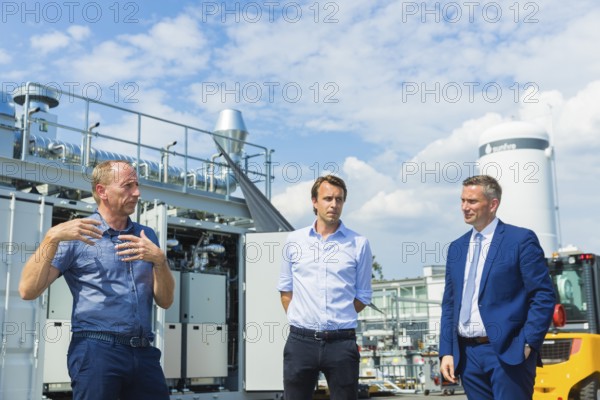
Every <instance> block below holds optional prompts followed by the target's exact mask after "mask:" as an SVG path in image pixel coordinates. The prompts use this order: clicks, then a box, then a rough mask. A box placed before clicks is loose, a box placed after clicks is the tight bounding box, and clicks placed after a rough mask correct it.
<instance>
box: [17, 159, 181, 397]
mask: <svg viewBox="0 0 600 400" xmlns="http://www.w3.org/2000/svg"><path fill="white" fill-rule="evenodd" d="M138 186H139V184H138V178H137V174H136V171H135V169H134V168H133V167H132V166H131V165H130V164H128V163H126V162H124V161H106V162H104V163H101V164H99V165H98V166H97V167H96V168H95V169H94V172H93V175H92V193H93V195H94V199H95V200H96V202H97V203H98V209H97V211H96V213H94V214H93V215H92V216H90V217H89V218H83V219H75V220H71V221H68V222H64V223H62V224H59V225H56V226H54V227H52V228H51V229H50V230H49V231H48V232H47V233H46V236H45V238H44V240H43V242H42V244H41V245H40V247H39V248H38V249H37V250H36V252H35V253H34V255H33V256H32V257H31V258H30V259H29V260H28V261H27V263H26V265H25V267H24V269H23V273H22V276H21V282H20V284H19V292H20V294H21V297H22V298H23V299H26V300H31V299H35V298H37V297H38V296H40V295H41V294H42V293H43V292H44V290H46V288H47V287H48V286H50V284H51V283H52V282H54V280H56V278H58V277H59V276H60V275H61V274H62V275H64V277H65V280H66V281H67V283H68V285H69V288H70V290H71V293H72V294H73V314H72V317H71V318H72V320H71V325H72V329H73V339H72V341H71V344H70V347H69V353H68V360H67V361H68V367H69V375H70V376H71V386H72V388H73V399H75V400H77V399H86V400H95V399H97V400H106V399H119V398H120V399H128V400H136V399H139V400H166V399H168V398H169V392H168V388H167V386H166V383H165V378H164V374H163V372H162V369H161V367H160V351H159V350H158V349H157V348H155V347H153V346H151V345H150V343H151V342H152V340H153V339H154V335H153V333H152V329H151V328H152V300H154V301H156V304H157V305H159V306H160V307H163V308H168V307H169V306H170V305H171V304H172V302H173V295H174V288H175V281H174V279H173V276H172V274H171V271H170V270H169V267H168V264H167V259H166V257H165V254H164V253H163V252H162V251H161V250H160V248H159V247H158V240H157V237H156V234H155V233H154V231H153V230H152V229H150V228H148V227H146V226H142V225H140V224H137V223H135V222H132V221H131V219H130V218H129V215H130V214H132V213H133V212H134V211H135V207H136V205H137V202H138V199H139V196H140V191H139V188H138Z"/></svg>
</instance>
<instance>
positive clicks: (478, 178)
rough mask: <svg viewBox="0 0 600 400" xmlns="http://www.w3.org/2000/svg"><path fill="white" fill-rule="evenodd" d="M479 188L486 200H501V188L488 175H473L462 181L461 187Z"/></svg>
mask: <svg viewBox="0 0 600 400" xmlns="http://www.w3.org/2000/svg"><path fill="white" fill-rule="evenodd" d="M473 185H475V186H481V187H482V188H483V194H484V196H485V197H486V198H487V199H488V200H492V199H498V201H500V200H501V199H502V187H501V186H500V184H499V183H498V181H497V180H496V179H494V178H492V177H491V176H489V175H475V176H472V177H470V178H467V179H465V180H464V181H463V186H473Z"/></svg>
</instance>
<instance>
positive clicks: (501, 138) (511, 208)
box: [478, 121, 559, 257]
mask: <svg viewBox="0 0 600 400" xmlns="http://www.w3.org/2000/svg"><path fill="white" fill-rule="evenodd" d="M553 162H554V157H553V149H552V147H551V145H550V140H549V135H548V133H547V132H546V131H545V130H544V129H543V128H542V127H540V126H538V125H535V124H532V123H529V122H523V121H510V122H506V123H502V124H500V125H497V126H494V127H492V128H490V129H488V130H486V131H485V132H484V133H483V134H482V135H481V138H480V139H479V163H478V164H479V169H480V173H481V174H485V175H490V176H493V177H494V178H496V179H497V180H498V181H499V182H500V185H501V186H502V201H501V202H500V208H499V209H498V214H497V215H498V217H499V218H500V219H501V220H502V221H504V222H506V223H509V224H513V225H517V226H522V227H525V228H529V229H531V230H533V231H534V232H535V233H536V235H537V236H538V238H539V240H540V243H541V245H542V248H543V249H544V253H545V254H546V256H548V257H549V256H550V255H551V254H552V252H554V251H556V250H558V247H559V238H558V233H557V232H558V229H557V209H556V201H555V189H554V174H553V164H552V163H553Z"/></svg>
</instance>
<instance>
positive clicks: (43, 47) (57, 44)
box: [30, 31, 71, 55]
mask: <svg viewBox="0 0 600 400" xmlns="http://www.w3.org/2000/svg"><path fill="white" fill-rule="evenodd" d="M30 43H31V47H32V48H33V50H34V51H37V52H39V53H41V54H43V55H46V54H48V53H52V52H53V51H56V50H60V49H64V48H65V47H67V46H69V43H71V38H70V36H69V35H67V34H65V33H63V32H58V31H54V32H51V33H47V34H45V35H37V36H32V37H31V39H30Z"/></svg>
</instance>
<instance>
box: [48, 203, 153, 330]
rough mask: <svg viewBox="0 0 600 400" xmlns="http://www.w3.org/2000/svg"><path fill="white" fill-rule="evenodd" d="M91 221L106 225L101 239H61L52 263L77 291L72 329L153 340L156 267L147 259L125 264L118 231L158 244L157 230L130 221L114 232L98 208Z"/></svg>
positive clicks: (74, 297)
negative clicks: (122, 259) (125, 226)
mask: <svg viewBox="0 0 600 400" xmlns="http://www.w3.org/2000/svg"><path fill="white" fill-rule="evenodd" d="M88 218H91V219H96V220H98V221H100V222H101V223H102V224H101V225H99V226H98V228H99V229H100V230H101V231H103V234H102V238H101V239H94V238H92V239H91V240H92V241H93V242H95V245H94V246H90V245H88V244H85V243H83V242H81V241H78V240H73V241H67V242H61V243H60V245H59V247H58V250H57V252H56V256H55V257H54V259H53V260H52V265H53V266H54V267H55V268H58V269H59V270H60V272H61V273H62V274H63V275H64V277H65V280H66V281H67V283H68V285H69V289H70V290H71V293H72V294H73V313H72V316H71V326H72V331H73V332H80V331H96V332H110V333H114V334H119V335H130V336H144V337H147V338H150V339H153V337H154V336H153V333H152V301H153V299H154V275H153V271H152V268H153V265H152V263H150V262H147V261H141V260H138V261H134V262H125V261H121V258H122V257H119V256H117V254H116V252H117V251H116V249H115V245H116V244H117V243H120V242H119V240H118V239H117V236H119V235H126V234H128V235H135V236H138V237H139V236H140V231H141V230H142V229H143V230H144V233H145V234H146V236H147V237H148V239H150V240H151V241H152V242H154V244H156V245H158V239H157V237H156V234H155V233H154V231H153V230H152V229H150V228H148V227H146V226H143V225H140V224H137V223H135V222H132V221H131V220H130V219H128V223H127V228H126V229H125V230H123V231H115V230H113V229H112V228H110V227H109V226H108V225H107V224H106V221H104V219H103V218H102V217H101V216H100V214H98V213H97V212H96V213H94V214H92V215H91V216H90V217H88Z"/></svg>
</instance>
